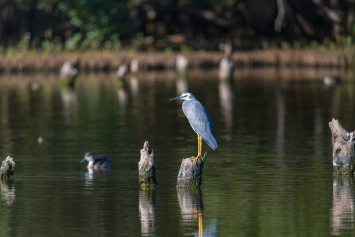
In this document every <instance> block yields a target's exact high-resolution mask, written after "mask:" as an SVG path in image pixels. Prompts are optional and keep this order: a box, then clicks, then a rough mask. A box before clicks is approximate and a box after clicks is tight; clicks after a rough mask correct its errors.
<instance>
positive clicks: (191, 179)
mask: <svg viewBox="0 0 355 237" xmlns="http://www.w3.org/2000/svg"><path fill="white" fill-rule="evenodd" d="M205 155H206V154H205ZM205 155H204V156H203V158H204V157H205ZM204 163H205V162H204V161H203V159H201V158H200V159H198V160H196V161H195V160H194V157H191V158H185V159H183V160H182V162H181V166H180V170H179V174H178V177H177V185H176V187H177V188H191V189H195V188H199V187H200V186H201V183H202V171H203V165H204Z"/></svg>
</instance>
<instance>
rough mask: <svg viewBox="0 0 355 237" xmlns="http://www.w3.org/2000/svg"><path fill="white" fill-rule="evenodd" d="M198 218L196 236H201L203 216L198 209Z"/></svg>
mask: <svg viewBox="0 0 355 237" xmlns="http://www.w3.org/2000/svg"><path fill="white" fill-rule="evenodd" d="M197 215H198V216H197V218H198V236H199V237H203V216H202V213H201V212H200V211H199V212H198V214H197Z"/></svg>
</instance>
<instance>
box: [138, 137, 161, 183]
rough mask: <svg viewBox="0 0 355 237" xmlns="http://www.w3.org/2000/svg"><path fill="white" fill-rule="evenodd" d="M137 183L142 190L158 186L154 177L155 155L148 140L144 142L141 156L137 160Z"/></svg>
mask: <svg viewBox="0 0 355 237" xmlns="http://www.w3.org/2000/svg"><path fill="white" fill-rule="evenodd" d="M138 173H139V185H140V188H141V189H143V190H147V189H154V188H156V187H157V186H158V181H157V177H156V166H155V155H154V152H153V149H152V147H151V146H150V145H149V142H148V141H146V142H144V145H143V148H142V149H141V157H140V160H139V162H138Z"/></svg>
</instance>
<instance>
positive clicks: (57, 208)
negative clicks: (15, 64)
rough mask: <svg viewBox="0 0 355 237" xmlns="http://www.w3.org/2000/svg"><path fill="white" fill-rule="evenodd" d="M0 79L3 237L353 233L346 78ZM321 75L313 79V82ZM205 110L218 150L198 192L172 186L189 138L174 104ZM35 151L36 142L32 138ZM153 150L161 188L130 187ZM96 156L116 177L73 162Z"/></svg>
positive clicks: (192, 138) (351, 101) (188, 151)
mask: <svg viewBox="0 0 355 237" xmlns="http://www.w3.org/2000/svg"><path fill="white" fill-rule="evenodd" d="M215 76H216V73H214V72H211V71H207V72H199V73H190V74H188V76H187V77H186V78H185V79H177V78H176V75H175V74H174V73H164V74H139V75H137V77H135V78H130V79H128V81H127V82H125V83H122V82H118V81H117V80H116V78H115V77H114V76H112V75H96V74H92V75H82V76H80V77H79V79H78V81H77V83H76V87H75V88H74V89H70V88H63V87H61V86H59V84H58V81H57V78H56V77H55V76H54V75H29V76H28V75H16V76H13V75H2V76H1V79H0V154H1V157H4V156H5V155H6V154H12V155H13V157H14V159H15V161H16V176H15V178H14V180H13V182H12V183H1V185H0V189H1V193H0V194H1V201H0V213H1V214H0V227H1V228H0V236H171V237H173V236H198V235H199V234H200V235H201V234H203V235H204V236H354V234H355V224H354V221H355V220H354V218H355V214H354V205H355V204H354V193H355V190H354V185H355V183H354V181H353V179H352V178H346V177H333V175H332V166H331V146H330V131H329V128H328V122H329V121H330V120H331V119H332V118H333V117H336V118H338V119H339V120H340V121H341V123H342V124H343V125H344V127H345V128H348V129H351V128H352V129H354V128H355V123H354V121H355V111H354V110H355V84H354V82H353V80H352V78H351V77H350V78H348V79H347V80H346V81H345V82H344V83H343V84H342V85H340V86H337V87H326V86H324V84H323V83H322V81H321V80H320V79H318V80H317V79H315V78H317V76H315V74H312V73H311V74H309V73H304V74H302V73H301V72H297V73H293V74H291V76H290V75H288V74H287V75H284V74H282V73H266V72H259V74H250V73H245V71H244V73H240V74H237V75H236V78H235V79H234V81H233V83H221V82H219V81H218V80H217V79H216V77H215ZM319 78H321V77H319ZM186 90H188V91H190V92H193V93H194V94H195V96H196V97H197V98H198V99H199V100H200V101H202V102H203V104H204V105H205V106H206V107H207V108H208V110H209V112H210V114H211V116H212V118H213V121H214V123H215V128H216V133H217V139H218V143H219V147H218V149H217V151H215V152H213V151H211V150H209V149H208V148H207V147H206V146H205V145H204V147H203V148H204V150H206V151H207V152H208V155H207V160H206V164H205V168H204V177H203V187H202V189H201V190H199V191H177V190H176V189H175V184H176V177H177V173H178V170H179V167H180V162H181V159H182V158H184V157H190V156H192V155H195V153H196V151H197V137H196V135H195V134H194V132H193V131H192V129H191V128H190V126H189V124H188V122H187V120H186V118H185V117H184V115H183V113H182V111H181V107H180V104H179V103H176V102H169V99H170V98H172V97H174V96H176V95H177V94H179V93H181V92H182V91H186ZM39 137H41V138H43V143H41V144H40V143H38V138H39ZM145 140H148V141H149V142H150V143H151V145H152V146H153V149H154V151H155V153H156V162H157V166H158V181H159V188H158V189H157V190H155V191H151V192H143V191H139V189H138V186H137V163H138V161H139V154H140V153H139V150H140V149H141V148H142V146H143V143H144V141H145ZM87 151H93V152H96V153H105V154H107V155H108V157H109V158H110V159H111V160H112V162H113V165H112V169H111V170H110V171H109V172H105V173H89V172H87V171H86V168H85V166H84V165H82V164H80V163H79V161H80V160H81V159H82V158H83V155H84V153H85V152H87Z"/></svg>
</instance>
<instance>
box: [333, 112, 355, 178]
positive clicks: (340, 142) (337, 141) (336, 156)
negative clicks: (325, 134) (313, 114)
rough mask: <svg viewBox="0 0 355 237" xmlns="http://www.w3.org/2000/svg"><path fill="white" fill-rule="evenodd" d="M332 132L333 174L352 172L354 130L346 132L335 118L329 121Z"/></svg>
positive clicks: (349, 173) (348, 173)
mask: <svg viewBox="0 0 355 237" xmlns="http://www.w3.org/2000/svg"><path fill="white" fill-rule="evenodd" d="M329 127H330V130H331V132H332V144H333V154H332V155H333V168H334V173H335V174H346V175H351V174H353V173H354V139H355V138H354V132H347V131H346V130H345V129H344V128H343V127H342V126H341V125H340V123H339V121H338V120H337V119H334V118H333V120H332V121H331V122H329Z"/></svg>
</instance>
